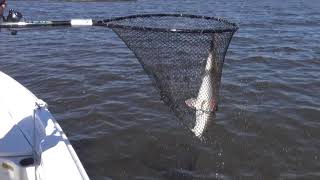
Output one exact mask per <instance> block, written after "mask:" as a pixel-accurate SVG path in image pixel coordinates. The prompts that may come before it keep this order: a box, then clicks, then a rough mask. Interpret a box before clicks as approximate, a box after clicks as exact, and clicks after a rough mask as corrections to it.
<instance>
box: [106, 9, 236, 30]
mask: <svg viewBox="0 0 320 180" xmlns="http://www.w3.org/2000/svg"><path fill="white" fill-rule="evenodd" d="M150 17H185V18H192V19H205V20H214V21H217V22H221V23H224V24H226V25H228V26H230V27H229V28H214V27H213V28H206V29H203V28H202V29H197V28H195V29H182V28H181V29H179V28H161V27H146V26H132V25H131V26H129V25H121V24H118V23H117V22H118V21H121V20H128V19H135V18H150ZM102 24H103V25H105V26H107V27H109V28H120V29H132V30H141V31H154V32H172V33H224V32H236V31H237V30H238V29H239V27H238V25H237V24H236V23H232V22H230V21H228V20H226V19H223V18H220V17H209V16H199V15H190V14H139V15H132V16H123V17H118V18H112V19H107V20H103V22H102Z"/></svg>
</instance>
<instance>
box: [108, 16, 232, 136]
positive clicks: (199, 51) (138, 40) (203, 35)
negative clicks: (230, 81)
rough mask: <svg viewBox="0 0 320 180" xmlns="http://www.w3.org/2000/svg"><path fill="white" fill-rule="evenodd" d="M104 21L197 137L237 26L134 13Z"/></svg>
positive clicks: (214, 102) (211, 110) (211, 112)
mask: <svg viewBox="0 0 320 180" xmlns="http://www.w3.org/2000/svg"><path fill="white" fill-rule="evenodd" d="M104 23H105V24H106V26H107V27H109V28H111V29H112V30H113V31H114V32H115V33H116V34H117V35H118V36H119V37H120V38H121V39H122V40H123V41H124V42H125V44H126V45H127V46H128V48H129V49H131V50H132V52H133V53H134V54H135V56H136V58H137V59H138V60H139V62H140V63H141V65H142V67H143V69H144V70H145V72H146V73H147V74H148V75H149V76H150V78H151V79H152V80H153V83H154V85H155V86H156V87H157V88H158V90H159V92H160V96H161V99H162V100H163V102H164V103H165V104H167V105H168V106H169V107H170V109H171V110H172V111H173V112H174V114H175V115H176V116H177V117H178V119H179V120H180V121H181V122H182V123H183V124H185V125H186V126H187V127H188V128H189V129H190V130H191V131H192V132H193V133H194V134H195V135H196V136H198V137H201V136H202V135H203V133H204V132H205V131H206V127H207V126H208V124H209V123H210V122H211V121H212V120H213V118H214V116H215V112H216V111H217V108H218V97H219V86H220V82H221V74H222V67H223V62H224V58H225V55H226V52H227V49H228V46H229V43H230V41H231V38H232V36H233V34H234V33H235V32H236V31H237V29H238V26H237V25H236V24H234V23H231V22H228V21H226V20H224V19H221V18H215V17H205V16H195V15H184V14H146V15H135V16H127V17H120V18H114V19H110V20H105V21H104Z"/></svg>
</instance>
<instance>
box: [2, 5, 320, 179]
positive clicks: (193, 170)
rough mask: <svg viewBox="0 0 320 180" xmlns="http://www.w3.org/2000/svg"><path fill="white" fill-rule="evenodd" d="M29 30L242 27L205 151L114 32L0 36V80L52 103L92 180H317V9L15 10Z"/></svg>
mask: <svg viewBox="0 0 320 180" xmlns="http://www.w3.org/2000/svg"><path fill="white" fill-rule="evenodd" d="M9 8H13V9H18V10H19V11H21V12H22V13H23V14H24V15H25V17H26V18H27V19H32V20H47V19H50V20H51V19H55V20H63V19H70V18H93V19H107V18H110V17H115V16H123V15H131V14H140V13H160V12H161V13H164V12H166V13H188V14H197V15H207V16H221V17H224V18H226V19H229V20H231V21H233V22H236V23H238V24H239V26H240V29H239V31H238V32H237V33H236V34H235V36H234V38H233V40H232V42H231V45H230V47H229V50H228V53H227V56H226V59H225V65H224V69H223V76H222V86H221V92H220V104H219V111H218V113H217V116H216V119H215V122H214V124H213V125H212V127H210V129H209V131H210V132H211V136H212V137H211V138H210V139H209V140H207V141H205V142H203V141H199V140H198V139H197V138H195V137H193V136H191V135H190V132H189V131H188V130H187V129H185V128H184V127H183V126H182V125H181V124H180V123H178V122H177V121H176V119H175V117H174V116H173V114H171V112H170V111H169V110H168V108H167V107H166V106H165V105H164V104H163V103H162V102H161V101H160V100H159V99H160V97H159V95H158V94H157V91H156V90H155V88H154V87H153V86H152V84H151V81H150V80H149V78H148V76H147V75H146V74H145V73H144V71H143V69H142V68H141V65H140V64H139V63H138V61H137V60H136V59H135V57H134V55H133V54H132V53H131V52H130V51H129V50H128V49H127V47H126V46H125V44H124V43H123V42H122V41H121V40H120V39H119V38H118V37H117V36H116V35H115V33H114V32H112V31H111V30H110V29H107V28H101V27H96V28H74V29H72V28H67V29H64V28H56V29H53V30H50V31H48V30H47V29H35V30H26V31H21V32H18V35H17V36H11V35H10V34H9V33H8V32H7V31H4V30H2V32H1V33H0V70H1V71H3V72H5V73H7V74H9V75H10V76H12V77H14V78H15V79H17V80H18V81H19V82H21V83H22V84H23V85H25V86H26V87H27V88H29V89H30V90H31V91H32V92H34V93H35V94H36V95H37V96H38V97H39V98H41V99H43V100H45V101H46V102H47V103H48V104H49V109H50V110H51V112H52V113H53V115H54V116H55V118H56V119H57V120H58V122H59V123H60V125H61V126H62V128H63V129H64V131H65V132H66V134H67V135H68V137H69V138H70V140H71V143H72V145H73V146H74V147H75V150H76V152H77V153H78V155H79V158H80V160H81V161H82V162H83V164H84V167H85V169H86V170H87V172H88V174H89V176H90V177H91V179H97V180H100V179H101V180H103V179H104V180H106V179H140V180H142V179H175V180H185V179H319V178H320V130H319V129H320V48H319V44H320V21H319V19H320V11H319V9H320V2H319V1H317V0H313V1H312V0H305V1H302V0H290V1H289V0H283V1H276V0H270V1H267V2H262V1H255V0H229V1H223V0H217V1H209V2H208V1H205V0H198V1H191V0H185V1H182V0H181V1H178V0H172V1H156V0H137V1H108V2H102V1H96V2H75V1H59V0H52V1H49V0H47V1H9Z"/></svg>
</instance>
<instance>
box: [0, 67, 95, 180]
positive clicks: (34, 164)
mask: <svg viewBox="0 0 320 180" xmlns="http://www.w3.org/2000/svg"><path fill="white" fill-rule="evenodd" d="M0 179H1V180H34V179H45V180H51V179H52V180H57V179H59V180H62V179H72V180H86V179H89V178H88V175H87V173H86V172H85V170H84V168H83V166H82V164H81V162H80V160H79V158H78V156H77V154H76V153H75V151H74V149H73V147H72V146H71V144H70V142H69V140H68V139H67V137H66V135H65V134H64V132H63V131H62V129H61V127H60V126H59V124H58V123H57V121H56V120H55V119H54V118H53V116H52V115H51V113H50V112H49V110H48V109H47V107H46V106H45V103H43V101H41V100H39V99H38V98H37V97H36V96H35V95H33V94H32V93H31V92H30V91H29V90H27V89H26V88H25V87H24V86H22V85H21V84H19V83H18V82H17V81H15V80H14V79H12V78H11V77H9V76H7V75H6V74H4V73H2V72H1V71H0Z"/></svg>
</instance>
